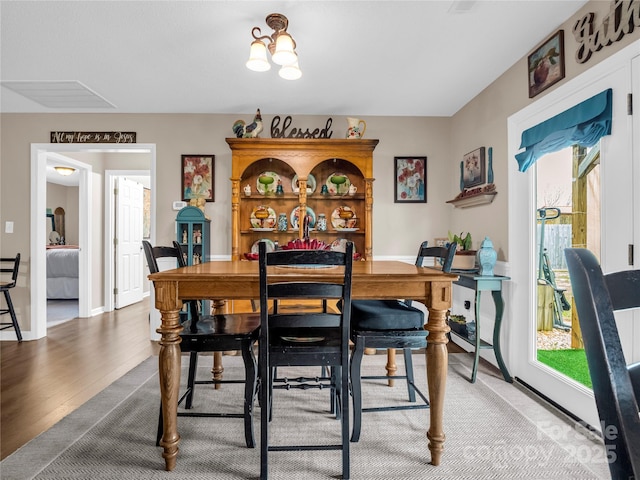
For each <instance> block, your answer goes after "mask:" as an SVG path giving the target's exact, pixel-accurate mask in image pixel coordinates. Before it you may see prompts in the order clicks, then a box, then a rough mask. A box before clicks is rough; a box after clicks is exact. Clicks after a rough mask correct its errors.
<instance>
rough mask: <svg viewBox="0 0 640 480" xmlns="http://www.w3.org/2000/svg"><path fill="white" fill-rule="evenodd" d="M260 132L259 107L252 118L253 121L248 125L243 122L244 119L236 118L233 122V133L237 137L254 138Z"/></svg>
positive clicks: (260, 118) (260, 117)
mask: <svg viewBox="0 0 640 480" xmlns="http://www.w3.org/2000/svg"><path fill="white" fill-rule="evenodd" d="M260 132H262V116H260V109H258V111H257V112H256V116H255V117H254V118H253V122H252V123H250V124H249V125H246V124H245V123H244V120H236V121H235V123H234V124H233V133H235V134H236V137H238V138H256V137H258V136H259V135H260Z"/></svg>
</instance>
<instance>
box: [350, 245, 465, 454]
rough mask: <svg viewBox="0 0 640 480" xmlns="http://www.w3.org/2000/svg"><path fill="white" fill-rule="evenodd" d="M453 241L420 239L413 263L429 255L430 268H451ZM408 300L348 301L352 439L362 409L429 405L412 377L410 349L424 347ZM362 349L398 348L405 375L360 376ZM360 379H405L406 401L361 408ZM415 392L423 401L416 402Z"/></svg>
mask: <svg viewBox="0 0 640 480" xmlns="http://www.w3.org/2000/svg"><path fill="white" fill-rule="evenodd" d="M456 247H457V244H456V243H455V242H454V243H451V244H450V245H449V246H448V247H428V246H427V242H422V245H420V249H419V250H418V257H417V259H416V266H418V267H422V266H423V264H424V261H425V259H427V258H432V259H433V261H434V267H435V268H439V265H442V270H443V271H445V272H449V271H451V265H452V263H453V257H454V255H455V253H456ZM411 303H412V302H411V301H410V300H405V301H402V300H354V301H353V302H352V303H351V341H352V342H353V344H354V348H353V352H352V354H351V388H352V395H353V432H352V436H351V441H352V442H357V441H358V440H359V439H360V432H361V428H362V412H381V411H388V410H412V409H418V408H429V401H428V400H427V398H426V396H425V395H424V394H423V393H422V392H421V391H420V390H419V389H418V388H417V387H416V386H415V383H414V377H413V361H412V358H411V354H412V350H413V349H416V348H426V346H427V332H426V331H425V330H424V323H425V321H424V313H423V312H422V310H419V309H417V308H415V307H412V306H411ZM366 348H376V349H378V348H384V349H393V348H401V349H402V350H403V353H404V367H405V375H394V376H392V377H390V376H387V375H367V376H361V366H362V358H363V355H364V351H365V349H366ZM362 379H369V380H381V379H384V380H386V381H389V380H390V379H393V380H406V382H407V393H408V399H409V404H404V405H389V406H379V407H368V408H362V396H363V394H362V381H361V380H362ZM416 393H417V394H418V396H419V397H420V398H421V399H422V400H423V402H421V403H418V402H416Z"/></svg>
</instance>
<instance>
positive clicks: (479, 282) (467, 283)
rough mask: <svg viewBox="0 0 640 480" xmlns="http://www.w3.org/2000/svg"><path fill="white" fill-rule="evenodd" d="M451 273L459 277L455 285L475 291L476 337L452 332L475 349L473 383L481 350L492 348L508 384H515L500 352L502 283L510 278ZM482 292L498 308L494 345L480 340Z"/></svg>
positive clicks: (502, 301)
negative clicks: (489, 294) (491, 299)
mask: <svg viewBox="0 0 640 480" xmlns="http://www.w3.org/2000/svg"><path fill="white" fill-rule="evenodd" d="M451 273H455V274H457V275H459V278H458V280H457V281H455V282H453V283H454V284H455V285H459V286H461V287H464V288H470V289H472V290H474V291H475V301H474V304H475V305H474V307H475V315H476V332H475V336H474V335H470V334H469V333H467V334H465V333H463V332H456V331H454V330H451V333H452V334H454V335H456V336H457V337H459V338H461V339H462V340H464V341H465V342H468V343H470V344H471V345H473V346H474V347H475V358H474V361H473V370H472V373H471V383H475V381H476V375H477V372H478V362H479V361H480V350H481V349H483V348H491V349H493V352H494V353H495V355H496V361H497V362H498V367H500V371H501V372H502V376H503V377H504V379H505V381H506V382H509V383H513V379H512V378H511V375H510V374H509V370H507V366H506V365H505V363H504V360H503V358H502V351H501V350H500V329H501V327H502V315H503V314H504V299H503V298H502V282H504V281H506V280H511V278H510V277H503V276H500V275H493V276H490V277H489V276H484V277H483V276H481V275H478V274H477V273H469V272H464V271H455V270H452V271H451ZM482 292H491V296H492V297H493V303H494V305H495V307H496V318H495V323H494V324H493V343H492V344H491V343H488V342H485V341H484V340H482V339H481V338H480V294H481V293H482Z"/></svg>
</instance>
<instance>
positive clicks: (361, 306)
mask: <svg viewBox="0 0 640 480" xmlns="http://www.w3.org/2000/svg"><path fill="white" fill-rule="evenodd" d="M423 326H424V313H423V312H422V311H421V310H418V309H417V308H414V307H410V306H408V305H406V304H405V303H404V302H401V301H399V300H354V301H353V302H351V329H352V330H422V328H423Z"/></svg>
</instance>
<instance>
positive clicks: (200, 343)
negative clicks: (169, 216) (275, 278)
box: [142, 240, 260, 448]
mask: <svg viewBox="0 0 640 480" xmlns="http://www.w3.org/2000/svg"><path fill="white" fill-rule="evenodd" d="M142 244H143V247H144V253H145V256H146V257H147V264H148V265H149V271H150V272H151V273H156V272H158V271H159V270H158V263H157V259H159V258H167V257H169V258H175V259H176V266H177V267H184V266H185V264H184V257H183V255H182V251H181V249H180V245H179V244H178V243H177V242H173V247H162V246H158V247H153V246H151V244H150V243H149V242H147V241H146V240H145V241H143V242H142ZM187 303H188V306H189V312H190V315H191V318H190V319H189V320H187V321H185V322H184V323H183V324H182V326H183V331H182V332H181V333H180V337H181V338H182V342H180V350H181V351H182V353H189V373H188V377H187V389H186V391H185V392H184V393H183V394H182V396H181V397H180V398H179V400H178V405H180V404H182V402H185V405H184V407H185V409H186V410H191V409H192V407H193V398H194V393H195V386H196V385H211V384H224V383H244V385H245V387H244V406H243V412H242V413H224V412H220V413H218V412H213V413H210V412H183V411H180V412H178V416H182V417H218V418H243V419H244V435H245V442H246V444H247V447H249V448H253V447H255V437H254V433H253V403H254V399H255V396H256V392H257V364H256V358H255V356H254V354H253V345H254V344H255V343H256V341H257V340H258V335H259V330H260V316H259V315H258V314H257V313H251V314H242V313H237V314H224V315H201V314H199V313H198V306H197V301H195V300H193V301H189V302H187ZM231 350H239V351H240V352H241V354H242V359H243V361H244V368H245V378H244V379H242V380H240V379H237V380H234V379H228V380H211V379H208V380H196V372H197V367H198V354H199V353H201V352H224V351H231ZM162 429H163V425H162V407H161V408H160V415H159V418H158V431H157V436H156V445H159V442H160V439H161V437H162Z"/></svg>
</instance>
